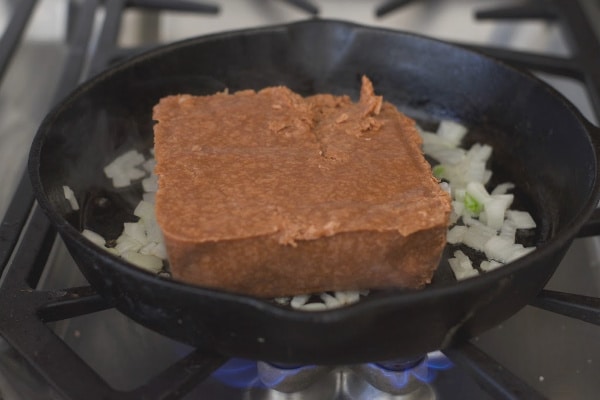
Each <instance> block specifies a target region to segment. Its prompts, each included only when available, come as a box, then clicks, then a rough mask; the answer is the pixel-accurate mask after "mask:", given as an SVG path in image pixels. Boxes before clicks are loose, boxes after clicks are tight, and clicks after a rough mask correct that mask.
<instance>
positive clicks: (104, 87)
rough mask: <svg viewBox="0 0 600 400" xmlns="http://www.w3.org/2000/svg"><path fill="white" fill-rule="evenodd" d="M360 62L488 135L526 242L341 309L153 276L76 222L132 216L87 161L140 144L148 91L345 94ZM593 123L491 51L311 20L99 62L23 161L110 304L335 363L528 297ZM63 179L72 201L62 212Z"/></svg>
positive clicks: (272, 351) (568, 229)
mask: <svg viewBox="0 0 600 400" xmlns="http://www.w3.org/2000/svg"><path fill="white" fill-rule="evenodd" d="M362 74H366V75H367V76H369V77H370V78H371V79H372V81H373V83H374V85H375V88H376V90H377V91H378V92H379V93H380V94H382V95H383V96H384V97H385V98H386V99H387V100H389V101H391V102H393V103H394V104H396V105H397V106H398V107H399V108H400V109H402V110H403V111H405V112H407V113H408V114H409V115H412V116H414V117H416V118H419V119H421V120H422V121H423V123H426V124H428V123H435V121H436V120H439V119H442V118H450V119H455V120H459V121H462V122H463V123H465V124H467V125H468V126H469V127H470V128H471V130H472V132H473V133H472V134H471V135H470V137H469V138H468V140H470V141H475V140H477V141H482V142H485V143H489V144H491V145H493V146H494V155H493V160H494V161H493V165H492V168H493V169H494V171H495V176H496V179H497V180H498V181H502V180H510V181H513V182H515V183H516V184H517V185H518V188H519V190H518V193H517V197H518V205H519V206H521V207H522V208H527V209H528V210H529V211H530V212H531V213H532V214H533V215H534V217H535V218H536V220H537V221H538V223H539V226H538V228H537V229H536V231H535V233H534V234H533V235H532V236H531V237H526V238H524V239H525V240H528V241H529V242H530V244H535V245H537V246H538V249H537V250H536V251H534V252H533V253H531V254H529V255H527V256H526V257H524V258H522V259H520V260H518V261H516V262H514V263H512V264H509V265H507V266H505V267H503V268H501V269H499V270H496V271H494V272H490V273H487V274H485V275H482V276H479V277H477V278H474V279H470V280H467V281H463V282H456V281H455V280H454V278H453V277H452V275H451V273H450V272H449V268H448V265H447V262H446V259H447V256H446V257H445V258H444V261H443V262H442V263H441V266H440V269H439V271H438V273H437V274H436V276H435V279H434V282H433V283H432V284H431V285H430V286H428V287H427V288H425V289H424V290H420V291H404V290H388V291H380V292H376V293H373V294H371V295H370V296H368V297H367V298H365V299H364V300H363V301H361V302H360V303H358V304H355V305H353V306H349V307H346V308H343V309H337V310H331V311H325V312H301V311H294V310H291V309H287V308H285V307H281V306H278V305H276V304H274V303H271V302H269V301H265V300H260V299H256V298H251V297H247V296H242V295H236V294H231V293H226V292H222V291H217V290H210V289H206V288H201V287H195V286H191V285H187V284H183V283H179V282H175V281H172V280H170V279H167V278H161V277H157V276H154V275H152V274H150V273H147V272H144V271H142V270H140V269H137V268H135V267H133V266H132V265H129V264H127V263H126V262H124V261H123V260H121V259H119V258H117V257H115V256H113V255H111V254H109V253H106V252H104V251H102V250H101V249H99V248H98V247H96V246H94V245H93V244H91V243H90V242H88V241H87V240H86V239H85V238H84V237H83V236H82V235H81V234H80V233H79V232H80V230H81V229H82V227H84V226H85V225H86V224H88V225H89V224H95V225H94V226H93V228H95V229H96V230H100V231H102V232H103V233H104V234H106V235H114V234H115V232H118V230H119V229H120V227H121V226H122V222H123V221H124V220H127V219H128V218H131V217H130V215H129V214H130V212H131V209H132V207H133V205H134V204H135V203H136V202H137V201H138V200H139V196H140V189H139V188H137V189H133V190H132V189H128V190H115V189H112V187H111V183H110V182H109V181H108V180H107V179H106V178H105V177H104V175H103V172H102V168H103V166H105V165H106V164H107V163H108V162H109V161H111V160H112V159H114V158H115V156H117V155H118V154H120V153H122V152H124V151H125V150H128V149H131V148H135V149H138V150H140V151H143V152H147V151H148V149H149V148H150V147H151V146H152V125H153V122H152V118H151V110H152V106H153V105H154V104H155V103H156V102H157V100H158V99H159V98H160V97H162V96H165V95H168V94H173V93H191V94H197V95H200V94H212V93H214V92H216V91H221V90H223V89H225V88H228V89H229V90H238V89H248V88H252V89H259V88H262V87H265V86H270V85H286V86H288V87H290V88H291V89H293V90H295V91H297V92H299V93H301V94H304V95H308V94H312V93H319V92H325V93H334V94H349V95H351V96H354V97H356V95H357V91H358V89H359V84H360V76H361V75H362ZM598 133H599V132H598V129H597V128H595V127H593V126H592V125H590V124H589V123H588V122H587V121H585V120H584V118H583V117H582V116H581V115H580V114H579V112H578V111H577V110H575V109H574V107H573V106H572V105H570V104H569V103H568V102H567V101H566V100H565V99H564V98H563V97H561V96H560V95H559V94H558V93H557V92H555V91H554V90H552V89H551V88H549V87H548V86H547V85H545V84H543V83H542V82H540V81H539V80H537V79H535V78H534V77H533V76H532V75H530V74H528V73H526V72H522V71H519V70H516V69H514V68H512V67H509V66H507V65H505V64H503V63H501V62H498V61H496V60H493V59H490V58H488V57H484V56H482V55H480V54H477V53H474V52H472V51H468V50H465V49H463V48H459V47H456V46H453V45H449V44H446V43H443V42H440V41H437V40H432V39H429V38H425V37H421V36H416V35H413V34H408V33H401V32H397V31H389V30H382V29H375V28H367V27H362V26H358V25H354V24H350V23H344V22H336V21H324V20H311V21H306V22H300V23H294V24H290V25H283V26H275V27H268V28H261V29H252V30H245V31H238V32H233V33H225V34H217V35H212V36H206V37H201V38H197V39H191V40H187V41H184V42H180V43H175V44H172V45H168V46H166V47H161V48H159V49H157V50H154V51H151V52H149V53H146V54H144V55H142V56H139V57H136V58H134V59H131V60H129V61H126V62H124V63H122V64H120V65H117V66H115V67H113V68H110V69H109V70H108V71H106V72H104V73H102V74H100V75H99V76H97V77H95V78H93V79H92V80H91V81H89V82H87V83H85V84H84V85H82V86H81V87H79V88H78V89H77V90H76V91H75V92H74V93H72V94H71V95H70V96H69V97H68V98H67V99H66V100H65V101H63V102H62V103H61V104H60V105H58V106H57V107H56V108H55V109H54V110H53V111H52V112H51V113H50V114H49V115H48V116H47V118H46V119H45V120H44V122H43V124H42V125H41V127H40V129H39V132H38V134H37V136H36V138H35V141H34V143H33V146H32V149H31V154H30V160H29V169H30V174H31V179H32V181H33V186H34V189H35V193H36V196H37V199H38V201H39V204H40V205H41V207H42V208H43V209H44V211H45V212H46V213H47V215H48V216H49V218H50V219H51V221H52V223H53V224H54V226H55V227H56V228H57V229H58V231H59V233H60V234H61V236H62V238H63V240H64V242H65V244H66V246H67V247H68V249H69V250H70V252H71V254H72V255H73V257H74V259H75V260H76V262H77V264H78V265H79V267H80V269H81V270H82V272H83V273H84V275H85V276H86V278H87V279H88V280H89V282H90V284H91V285H92V286H93V287H95V288H96V289H97V290H98V292H99V293H100V294H102V295H103V296H105V297H106V298H107V299H108V300H109V301H110V302H111V303H113V304H115V306H116V308H117V309H119V310H120V311H121V312H123V313H124V314H126V315H128V316H129V317H131V318H133V319H134V320H136V321H138V322H140V323H141V324H143V325H145V326H147V327H149V328H151V329H153V330H155V331H158V332H159V333H161V334H164V335H166V336H169V337H171V338H174V339H176V340H180V341H183V342H186V343H189V344H192V345H194V346H197V347H199V348H206V349H211V350H216V351H217V352H220V353H222V354H224V355H229V356H239V357H246V358H253V359H260V360H267V361H276V362H286V363H317V364H339V363H354V362H360V361H377V360H385V359H392V358H395V357H400V356H410V355H416V354H419V353H423V352H427V351H431V350H434V349H443V348H445V347H447V346H450V345H452V344H453V343H456V342H457V341H460V340H464V339H466V338H469V337H472V336H473V335H476V334H479V333H481V332H482V331H484V330H486V329H489V328H491V327H492V326H494V325H496V324H498V323H499V322H501V321H503V320H504V319H506V318H508V317H509V316H511V315H512V314H514V313H515V312H517V311H518V310H519V309H520V308H522V307H523V306H524V305H525V304H527V303H528V302H529V301H530V300H531V299H532V298H533V297H534V296H535V295H536V293H538V291H540V290H541V289H542V288H543V287H544V285H545V283H546V282H547V280H548V279H549V278H550V276H551V275H552V273H553V271H554V270H555V268H556V267H557V265H558V264H559V262H560V260H561V258H562V256H563V255H564V253H565V251H566V250H567V248H568V246H569V245H570V243H571V241H572V239H573V238H574V236H575V235H576V233H577V232H578V230H579V229H580V228H581V226H582V225H583V224H584V223H585V222H586V221H587V220H588V218H589V217H590V215H591V213H592V211H593V209H594V207H595V206H596V204H597V203H598V197H599V196H598V192H599V189H598V185H597V182H596V179H597V174H598V164H597V159H596V152H595V147H594V144H593V139H594V138H596V137H598ZM63 185H68V186H70V187H71V188H72V189H73V190H74V191H75V193H76V196H77V198H78V200H79V202H80V204H82V205H83V207H82V211H80V212H76V213H74V212H71V210H70V207H69V206H68V203H67V201H66V200H65V198H64V195H63V191H62V186H63ZM99 198H104V199H108V202H106V200H103V201H102V202H100V201H98V199H99ZM100 205H101V206H102V207H100Z"/></svg>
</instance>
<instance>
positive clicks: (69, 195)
mask: <svg viewBox="0 0 600 400" xmlns="http://www.w3.org/2000/svg"><path fill="white" fill-rule="evenodd" d="M62 188H63V193H64V195H65V199H67V201H68V202H69V205H70V206H71V208H72V209H73V211H77V210H79V203H78V202H77V198H76V197H75V193H74V192H73V190H72V189H71V188H70V187H69V186H67V185H63V187H62Z"/></svg>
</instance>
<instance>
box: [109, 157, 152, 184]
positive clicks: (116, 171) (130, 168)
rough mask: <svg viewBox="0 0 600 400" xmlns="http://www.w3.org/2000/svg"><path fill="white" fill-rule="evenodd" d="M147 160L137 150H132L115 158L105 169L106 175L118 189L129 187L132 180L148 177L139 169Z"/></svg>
mask: <svg viewBox="0 0 600 400" xmlns="http://www.w3.org/2000/svg"><path fill="white" fill-rule="evenodd" d="M144 161H146V159H145V158H144V155H143V154H141V153H139V152H138V151H137V150H130V151H128V152H126V153H123V154H121V155H120V156H119V157H117V158H115V159H114V160H113V161H112V162H111V163H110V164H108V165H107V166H106V167H104V174H105V175H106V176H107V177H108V178H110V179H112V184H113V186H114V187H116V188H122V187H127V186H129V185H130V184H131V181H132V180H135V179H139V178H142V177H144V176H146V172H145V171H144V170H142V169H139V168H137V167H138V166H139V165H141V164H142V163H143V162H144Z"/></svg>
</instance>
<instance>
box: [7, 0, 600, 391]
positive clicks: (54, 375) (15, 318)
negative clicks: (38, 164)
mask: <svg viewBox="0 0 600 400" xmlns="http://www.w3.org/2000/svg"><path fill="white" fill-rule="evenodd" d="M286 1H287V2H288V3H290V4H291V5H294V6H297V7H299V8H301V9H303V10H305V11H306V12H308V13H310V14H317V13H318V9H317V8H316V7H315V6H314V5H313V4H312V3H310V2H308V1H292V0H286ZM409 2H410V1H389V2H387V3H386V4H384V5H382V6H380V7H379V8H378V9H377V10H376V13H377V15H379V16H383V15H385V14H386V13H389V12H391V11H392V10H394V9H396V8H398V7H400V6H402V5H405V4H407V3H409ZM36 3H37V2H36V0H26V1H21V2H18V4H17V5H16V6H15V8H14V9H13V14H12V18H11V20H10V24H9V25H8V27H7V29H6V30H5V32H4V35H3V36H2V39H1V40H0V77H2V76H3V73H4V71H5V69H6V66H7V65H8V63H9V62H10V60H11V57H12V54H13V52H14V50H15V48H16V47H17V46H18V45H19V41H20V38H21V36H22V33H23V31H24V29H25V27H26V25H27V22H28V20H29V17H30V16H31V14H32V10H33V9H34V7H35V5H36ZM70 5H71V11H72V20H70V21H69V24H70V27H71V28H70V34H69V43H68V55H67V62H66V63H65V68H64V70H63V73H62V77H61V79H60V83H59V85H58V90H57V92H56V95H55V100H59V99H61V98H63V97H64V96H65V95H66V94H67V93H68V92H69V91H70V90H71V89H73V88H74V87H75V86H76V85H77V83H79V82H80V81H81V80H82V79H84V78H85V77H86V76H90V75H91V74H95V73H97V72H99V71H101V70H103V69H104V68H106V66H107V65H109V64H110V63H111V62H113V61H114V60H115V59H119V58H121V57H124V56H128V55H131V54H132V52H133V51H134V50H131V49H121V48H119V47H118V46H117V45H116V41H117V36H118V33H119V28H120V22H121V17H122V14H123V12H124V10H125V9H127V8H128V7H137V8H147V9H157V10H158V9H170V10H178V11H194V12H201V13H210V14H216V13H218V12H219V8H218V7H217V6H213V5H210V4H200V3H197V2H190V1H166V0H164V1H160V0H129V1H125V0H106V1H100V0H84V1H80V2H74V1H73V2H71V3H70ZM100 8H103V9H104V11H105V17H104V21H103V24H102V26H101V30H100V34H99V37H98V41H97V43H96V48H95V51H94V53H93V55H92V57H91V60H88V59H87V58H86V52H87V50H88V49H89V48H90V46H91V41H92V35H93V32H92V28H93V26H94V18H95V15H96V12H97V11H98V10H99V9H100ZM476 17H478V18H482V19H485V18H511V19H521V18H543V19H552V20H556V21H558V22H559V23H562V24H563V25H564V26H565V28H566V29H565V31H566V32H567V34H568V35H569V40H570V43H571V45H572V49H573V52H572V54H571V55H570V56H568V57H554V56H547V55H535V54H531V53H525V52H517V51H513V50H507V49H498V48H490V47H484V46H472V45H465V46H468V47H471V48H474V49H476V50H479V51H483V52H485V53H487V54H490V55H492V56H494V57H497V58H500V59H502V60H505V61H507V62H509V63H512V64H514V65H518V66H521V67H526V68H529V69H532V70H534V71H541V72H548V73H552V74H557V75H562V76H568V77H571V78H574V79H577V80H579V81H581V82H582V83H584V85H585V86H586V88H587V89H588V92H589V96H590V98H591V99H592V103H593V107H594V111H595V112H596V117H597V118H598V119H599V120H600V59H598V57H597V55H598V54H600V43H599V42H598V39H597V37H596V35H595V34H594V32H593V31H592V28H591V27H590V25H589V24H582V23H580V21H582V20H585V19H586V16H585V13H584V11H583V9H582V6H581V4H580V3H579V2H569V4H568V5H567V4H566V3H565V2H560V1H556V2H548V1H545V2H539V1H536V2H534V3H528V4H526V5H525V6H523V7H519V8H517V9H515V8H511V9H503V10H499V11H498V10H495V11H494V10H492V11H486V12H479V13H477V15H476ZM137 50H139V49H136V51H137ZM595 55H596V56H595ZM86 63H89V68H88V70H87V71H85V69H86ZM80 78H81V79H80ZM598 234H600V214H598V213H596V214H595V215H594V217H593V218H592V220H591V221H590V223H589V224H587V225H586V227H585V228H584V229H583V230H582V231H581V233H580V235H581V236H582V237H584V236H592V235H598ZM21 238H23V239H22V241H21V242H19V241H20V240H21ZM55 238H56V232H55V231H54V230H53V228H52V227H51V226H50V224H49V222H48V220H47V219H46V217H45V216H44V215H43V213H42V212H41V210H40V209H39V207H37V205H36V204H35V203H34V198H33V192H32V189H31V186H30V184H29V180H28V178H27V177H26V176H24V177H23V178H22V180H21V183H20V184H19V186H18V188H17V191H16V193H15V196H14V198H13V201H12V202H11V204H10V206H9V208H8V210H7V213H6V216H5V217H4V219H3V221H2V225H1V226H0V274H1V275H2V276H3V278H2V281H0V284H1V286H0V289H1V290H0V304H2V311H1V313H0V334H2V336H3V337H4V338H5V339H6V340H7V341H8V342H9V343H10V344H11V345H12V346H13V347H14V348H15V349H16V350H17V351H18V352H19V353H20V354H22V355H23V357H24V358H25V359H26V360H27V361H28V362H29V363H30V364H31V365H32V366H33V367H34V368H35V369H36V370H37V371H38V372H39V373H40V374H41V375H42V377H43V378H44V379H45V380H47V381H48V382H49V383H50V384H51V385H52V386H53V387H54V388H56V390H57V391H58V392H59V393H61V394H62V395H63V396H64V398H66V399H80V398H89V399H106V398H110V399H138V398H144V399H178V398H182V397H183V396H184V395H185V394H186V393H187V392H189V391H190V390H192V389H193V388H194V387H196V386H197V385H198V384H199V383H200V382H202V381H203V380H204V379H206V378H207V377H208V376H209V375H210V374H211V373H212V371H214V370H215V369H217V368H218V367H219V366H220V365H221V364H222V363H224V362H225V361H226V359H225V358H224V357H223V356H220V355H215V354H207V353H205V352H200V351H194V352H192V353H190V354H189V355H187V356H186V357H184V358H182V359H181V360H179V361H177V362H176V363H175V364H173V365H171V366H168V367H167V368H166V369H164V370H163V371H162V372H161V373H159V374H158V375H157V376H155V377H154V378H152V379H151V380H150V381H149V382H148V383H146V384H144V385H142V386H141V387H139V388H136V389H134V390H133V391H128V392H122V391H118V390H116V389H113V388H111V387H110V386H109V385H108V384H107V383H106V382H105V381H104V380H103V379H102V378H101V377H100V376H99V375H98V374H97V373H96V372H95V371H94V370H93V369H92V368H91V367H90V366H89V365H87V364H86V363H85V362H84V361H83V360H82V359H81V358H80V357H79V356H78V355H77V354H76V353H75V352H74V351H73V350H71V349H70V348H69V347H68V346H67V345H66V344H65V343H64V342H63V341H62V340H61V339H60V338H59V337H58V336H57V335H56V334H55V333H54V332H53V331H52V330H51V329H50V328H49V327H48V323H50V322H54V321H60V320H64V319H69V318H73V317H76V316H80V315H87V314H91V313H94V312H97V311H100V310H104V309H108V308H112V305H111V304H108V303H107V302H106V301H105V300H104V299H103V298H101V297H100V296H99V295H98V294H97V293H96V292H95V291H94V290H93V289H92V288H91V287H89V286H84V287H71V288H64V289H62V290H38V289H36V287H37V284H38V281H39V278H40V276H41V274H42V272H43V269H44V266H45V262H46V259H47V258H48V255H49V253H50V250H51V248H52V245H53V243H54V241H55ZM24 242H26V245H24ZM531 305H533V306H535V307H539V308H542V309H545V310H549V311H552V312H554V313H558V314H562V315H566V316H568V317H572V318H576V319H579V320H582V321H585V322H589V323H592V324H595V325H600V299H598V298H595V297H588V296H581V295H576V294H570V293H562V292H556V291H550V290H544V291H542V292H541V293H540V294H539V296H538V297H537V298H536V299H535V300H534V301H533V302H532V304H531ZM444 352H445V354H446V355H447V356H448V357H449V358H450V359H452V361H453V362H454V363H456V364H457V365H459V366H460V367H461V368H464V369H465V370H466V371H468V372H470V373H472V375H473V376H474V378H475V380H476V381H477V382H478V384H479V385H480V386H481V388H482V389H483V390H484V391H485V392H486V393H488V394H489V395H490V396H492V397H493V398H496V399H517V398H528V399H535V398H543V396H542V395H541V394H539V393H538V392H536V391H535V390H534V389H532V388H531V387H530V386H529V385H527V384H526V383H524V382H523V381H522V380H521V379H520V378H519V377H517V376H515V375H513V374H512V373H510V372H509V371H507V370H506V369H505V368H504V367H503V366H502V365H500V364H499V363H497V362H496V361H494V360H493V359H491V358H490V357H489V356H487V355H486V354H485V353H483V352H482V351H481V350H479V349H478V348H477V347H476V346H474V345H473V344H470V343H467V344H464V345H462V346H460V347H457V348H453V349H448V350H445V351H444Z"/></svg>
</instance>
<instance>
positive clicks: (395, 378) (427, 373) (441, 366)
mask: <svg viewBox="0 0 600 400" xmlns="http://www.w3.org/2000/svg"><path fill="white" fill-rule="evenodd" d="M369 365H371V366H372V367H374V368H379V369H380V370H381V371H382V372H383V374H384V375H385V376H386V378H388V379H389V382H391V383H392V384H393V385H394V386H395V387H396V388H398V389H401V388H403V387H405V386H406V385H407V384H408V382H409V379H410V377H411V376H414V377H415V378H417V379H418V380H419V381H421V382H424V383H428V384H429V383H431V382H433V381H434V380H435V378H436V377H437V374H438V371H445V370H447V369H450V368H452V367H453V365H454V364H452V362H451V361H450V360H449V359H448V358H447V357H446V356H445V355H444V354H442V353H441V352H439V351H435V352H432V353H429V354H428V355H427V357H426V358H425V359H424V361H423V363H421V364H419V365H417V366H416V367H414V368H409V369H406V370H405V371H392V370H388V369H386V368H384V367H382V366H381V365H377V364H372V363H371V364H369Z"/></svg>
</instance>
